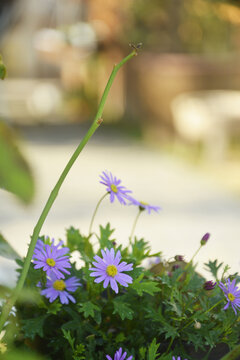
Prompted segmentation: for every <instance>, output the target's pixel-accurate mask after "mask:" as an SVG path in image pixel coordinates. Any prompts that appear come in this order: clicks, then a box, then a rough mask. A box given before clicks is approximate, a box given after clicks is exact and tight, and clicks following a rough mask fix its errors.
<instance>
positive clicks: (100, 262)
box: [90, 248, 133, 294]
mask: <svg viewBox="0 0 240 360" xmlns="http://www.w3.org/2000/svg"><path fill="white" fill-rule="evenodd" d="M101 252H102V256H103V258H100V257H99V256H98V255H96V256H94V259H95V260H96V261H95V262H93V265H94V266H95V268H94V267H92V268H90V270H92V271H93V272H92V273H91V274H90V276H95V277H96V279H95V280H94V281H95V282H96V283H100V282H101V281H103V287H104V289H105V288H106V287H107V286H108V284H109V283H110V286H111V288H112V289H113V290H114V291H115V293H116V294H117V293H118V285H117V282H119V284H121V285H123V286H126V287H127V286H128V283H129V284H131V283H132V277H131V276H129V275H127V274H123V273H122V272H123V271H131V270H132V269H133V268H132V267H133V264H127V263H126V262H125V261H123V262H121V263H120V260H121V254H120V251H119V250H118V251H117V254H116V256H115V251H114V249H113V248H112V249H111V250H108V249H106V252H105V251H104V250H101Z"/></svg>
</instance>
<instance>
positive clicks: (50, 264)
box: [46, 258, 56, 266]
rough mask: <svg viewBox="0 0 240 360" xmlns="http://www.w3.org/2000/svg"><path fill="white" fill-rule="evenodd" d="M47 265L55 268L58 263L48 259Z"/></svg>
mask: <svg viewBox="0 0 240 360" xmlns="http://www.w3.org/2000/svg"><path fill="white" fill-rule="evenodd" d="M46 263H47V264H48V265H49V266H54V265H55V264H56V261H55V260H53V259H51V258H48V259H47V260H46Z"/></svg>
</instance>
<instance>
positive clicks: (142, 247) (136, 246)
mask: <svg viewBox="0 0 240 360" xmlns="http://www.w3.org/2000/svg"><path fill="white" fill-rule="evenodd" d="M149 252H150V246H149V244H148V242H147V241H144V239H140V240H137V239H136V238H135V239H134V243H133V244H132V258H133V259H134V260H135V262H136V264H140V263H141V261H142V260H143V259H145V258H146V257H148V256H149Z"/></svg>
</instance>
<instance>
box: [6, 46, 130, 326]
mask: <svg viewBox="0 0 240 360" xmlns="http://www.w3.org/2000/svg"><path fill="white" fill-rule="evenodd" d="M136 55H137V49H136V48H134V50H133V51H132V52H131V53H130V54H129V55H128V56H126V57H125V58H124V59H123V60H121V61H120V62H119V63H118V64H116V65H114V67H113V70H112V73H111V75H110V77H109V79H108V82H107V85H106V87H105V89H104V92H103V95H102V98H101V100H100V104H99V107H98V110H97V114H96V116H95V119H94V121H93V123H92V125H91V126H90V128H89V130H88V131H87V133H86V135H85V136H84V138H83V139H82V141H81V142H80V144H79V145H78V147H77V148H76V150H75V151H74V153H73V155H72V156H71V158H70V160H69V161H68V163H67V165H66V167H65V168H64V170H63V172H62V174H61V175H60V178H59V179H58V181H57V183H56V185H55V186H54V188H53V190H52V192H51V193H50V196H49V198H48V200H47V203H46V205H45V207H44V209H43V211H42V213H41V215H40V217H39V219H38V222H37V224H36V226H35V228H34V230H33V234H32V237H31V242H30V244H29V247H28V252H27V255H26V258H25V261H24V265H23V269H22V272H21V275H20V277H19V280H18V283H17V285H16V288H15V289H14V291H13V294H12V296H11V297H10V298H9V299H8V300H7V301H6V303H5V304H4V306H3V308H2V313H1V317H0V332H1V331H2V329H3V327H4V324H5V322H6V321H7V318H8V315H9V313H10V311H11V309H12V307H13V305H14V304H15V302H16V300H17V299H18V297H19V295H20V292H21V290H22V288H23V285H24V282H25V279H26V277H27V274H28V270H29V267H30V264H31V260H32V256H33V252H34V249H35V246H36V243H37V240H38V238H39V234H40V231H41V229H42V226H43V224H44V222H45V219H46V217H47V215H48V213H49V211H50V209H51V207H52V205H53V203H54V201H55V200H56V198H57V196H58V193H59V190H60V188H61V186H62V184H63V182H64V180H65V178H66V176H67V175H68V173H69V171H70V169H71V168H72V166H73V164H74V163H75V161H76V160H77V158H78V156H79V155H80V153H81V151H82V150H83V148H84V147H85V145H86V144H87V143H88V141H89V140H90V139H91V137H92V136H93V134H94V133H95V131H96V130H97V129H98V127H99V126H100V124H101V123H102V121H103V120H102V114H103V109H104V106H105V103H106V100H107V97H108V94H109V91H110V88H111V86H112V84H113V81H114V79H115V77H116V75H117V72H118V70H119V69H120V68H121V67H122V66H123V65H124V64H125V63H126V62H127V61H129V60H130V59H132V58H133V57H134V56H136Z"/></svg>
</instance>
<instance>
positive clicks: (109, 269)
mask: <svg viewBox="0 0 240 360" xmlns="http://www.w3.org/2000/svg"><path fill="white" fill-rule="evenodd" d="M106 272H107V274H108V275H109V276H111V277H114V276H116V275H117V272H118V271H117V268H116V266H115V265H108V267H107V270H106Z"/></svg>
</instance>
